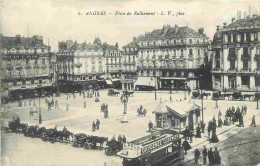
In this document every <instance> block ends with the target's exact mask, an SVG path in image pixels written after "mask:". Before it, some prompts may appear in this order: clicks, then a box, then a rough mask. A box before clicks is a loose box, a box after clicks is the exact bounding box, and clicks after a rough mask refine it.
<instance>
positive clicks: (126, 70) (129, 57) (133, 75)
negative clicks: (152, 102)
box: [121, 37, 139, 90]
mask: <svg viewBox="0 0 260 166" xmlns="http://www.w3.org/2000/svg"><path fill="white" fill-rule="evenodd" d="M138 39H139V37H137V38H136V37H134V38H133V41H132V42H131V43H129V44H127V45H125V46H124V47H123V50H122V78H121V83H122V89H123V90H133V89H134V82H135V81H136V79H137V72H136V70H137V68H136V66H137V58H138V56H137V55H138V44H137V42H138Z"/></svg>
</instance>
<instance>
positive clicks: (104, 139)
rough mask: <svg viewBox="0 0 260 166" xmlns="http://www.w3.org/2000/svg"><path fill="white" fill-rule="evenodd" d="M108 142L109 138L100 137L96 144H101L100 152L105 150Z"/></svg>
mask: <svg viewBox="0 0 260 166" xmlns="http://www.w3.org/2000/svg"><path fill="white" fill-rule="evenodd" d="M107 141H108V138H107V137H98V138H97V140H96V142H97V143H99V145H100V150H102V149H103V145H104V142H107Z"/></svg>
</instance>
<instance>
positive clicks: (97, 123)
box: [96, 119, 100, 130]
mask: <svg viewBox="0 0 260 166" xmlns="http://www.w3.org/2000/svg"><path fill="white" fill-rule="evenodd" d="M99 125H100V121H99V120H98V119H97V121H96V128H97V130H99Z"/></svg>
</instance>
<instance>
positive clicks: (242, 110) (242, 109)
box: [241, 106, 244, 115]
mask: <svg viewBox="0 0 260 166" xmlns="http://www.w3.org/2000/svg"><path fill="white" fill-rule="evenodd" d="M241 114H242V115H244V106H242V108H241Z"/></svg>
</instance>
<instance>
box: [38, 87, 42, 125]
mask: <svg viewBox="0 0 260 166" xmlns="http://www.w3.org/2000/svg"><path fill="white" fill-rule="evenodd" d="M38 92H39V124H42V112H41V94H42V93H41V89H38Z"/></svg>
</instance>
